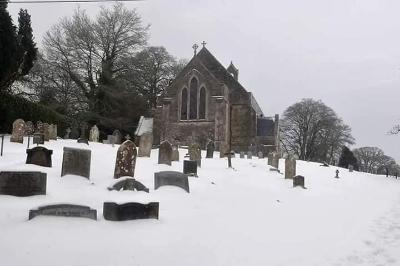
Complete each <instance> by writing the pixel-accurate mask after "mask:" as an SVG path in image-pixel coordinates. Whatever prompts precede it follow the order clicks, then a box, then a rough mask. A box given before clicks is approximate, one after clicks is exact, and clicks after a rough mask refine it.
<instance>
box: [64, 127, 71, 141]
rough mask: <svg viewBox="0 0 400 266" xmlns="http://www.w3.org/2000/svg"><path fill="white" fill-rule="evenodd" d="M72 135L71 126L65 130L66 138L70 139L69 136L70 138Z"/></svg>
mask: <svg viewBox="0 0 400 266" xmlns="http://www.w3.org/2000/svg"><path fill="white" fill-rule="evenodd" d="M70 135H71V129H70V128H67V129H66V130H65V135H64V139H69V138H70Z"/></svg>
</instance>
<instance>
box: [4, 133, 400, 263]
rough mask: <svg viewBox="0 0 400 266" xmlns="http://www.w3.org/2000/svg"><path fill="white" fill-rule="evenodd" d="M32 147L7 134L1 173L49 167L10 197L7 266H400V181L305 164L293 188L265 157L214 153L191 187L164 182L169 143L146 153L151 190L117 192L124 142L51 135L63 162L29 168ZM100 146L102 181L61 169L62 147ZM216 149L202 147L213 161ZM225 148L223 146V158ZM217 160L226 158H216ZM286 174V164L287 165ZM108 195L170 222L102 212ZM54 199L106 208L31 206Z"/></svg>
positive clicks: (139, 172)
mask: <svg viewBox="0 0 400 266" xmlns="http://www.w3.org/2000/svg"><path fill="white" fill-rule="evenodd" d="M26 143H27V142H26V139H25V143H24V144H16V143H10V142H9V139H8V138H6V140H5V146H4V156H3V157H0V171H2V170H39V171H42V172H46V173H47V195H45V196H34V197H25V198H23V197H21V198H19V197H13V196H4V195H0V265H2V266H3V265H4V266H8V265H24V266H26V265H40V266H45V265H51V266H54V265H69V266H70V265H82V266H83V265H84V266H89V265H113V266H115V265H129V266H133V265H174V266H178V265H182V266H190V265H198V266H203V265H208V266H211V265H229V266H233V265H245V266H250V265H258V266H260V265H272V266H279V265H282V266H283V265H296V266H302V265H304V266H310V265H318V266H321V265H335V266H336V265H400V252H399V251H400V180H395V179H393V178H386V177H382V176H375V175H369V174H365V173H358V172H353V173H349V172H348V171H347V170H345V169H340V174H339V175H340V177H341V178H340V179H335V178H334V176H335V171H336V169H337V168H336V167H320V166H319V165H318V164H315V163H309V162H303V161H297V174H300V175H303V176H305V178H306V187H307V189H306V190H305V189H301V188H293V187H292V182H291V181H290V180H285V179H284V176H283V175H282V174H279V173H276V172H271V171H269V168H270V167H269V166H267V161H266V159H257V158H253V159H252V160H248V159H240V158H238V156H237V157H236V158H234V159H233V166H234V169H229V168H227V161H226V159H220V158H214V159H203V160H202V168H200V169H199V170H198V173H199V178H194V177H190V180H189V182H190V191H191V192H190V194H188V193H186V192H185V191H184V190H182V189H180V188H177V187H169V186H167V187H161V188H160V189H158V190H156V191H155V190H154V184H153V182H154V172H157V171H162V170H178V171H182V159H183V156H184V154H185V153H186V150H180V159H181V161H180V162H173V165H172V166H167V165H158V164H157V155H158V151H157V150H153V151H152V155H151V158H138V159H137V163H136V172H135V178H136V179H137V180H138V181H140V182H142V183H143V184H144V185H146V186H147V187H149V188H150V193H149V194H147V193H144V192H132V191H124V192H117V191H108V190H107V186H109V185H110V184H111V183H112V182H113V181H114V179H113V171H114V165H115V157H116V152H117V149H118V146H115V147H111V146H110V145H104V144H99V143H90V146H89V147H88V146H87V145H85V144H78V143H76V141H73V140H58V141H50V142H49V143H46V145H45V146H46V147H47V148H49V149H52V150H53V167H52V168H45V167H40V166H34V165H26V164H25V160H26ZM64 146H68V147H80V148H84V149H87V148H89V149H91V150H92V164H91V179H90V181H88V180H87V179H85V178H82V177H78V176H65V177H62V178H61V177H60V173H61V162H62V148H63V147H64ZM204 155H205V154H203V157H204ZM216 155H218V154H216ZM215 157H217V156H215ZM280 169H281V171H284V160H281V161H280ZM104 201H115V202H119V203H123V202H130V201H132V202H151V201H159V202H160V219H159V220H155V219H151V220H135V221H125V222H111V221H106V220H104V219H103V217H102V206H103V202H104ZM53 203H72V204H82V205H87V206H90V207H91V208H95V209H97V212H98V221H93V220H89V219H84V218H64V217H45V216H39V217H36V218H35V219H33V220H31V221H28V212H29V210H30V209H33V208H37V207H38V206H40V205H46V204H53Z"/></svg>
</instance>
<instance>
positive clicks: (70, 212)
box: [29, 204, 97, 220]
mask: <svg viewBox="0 0 400 266" xmlns="http://www.w3.org/2000/svg"><path fill="white" fill-rule="evenodd" d="M39 215H45V216H62V217H81V218H89V219H92V220H97V211H96V210H93V209H90V207H87V206H81V205H74V204H55V205H48V206H42V207H39V208H38V209H36V210H30V211H29V220H32V219H33V218H35V217H36V216H39Z"/></svg>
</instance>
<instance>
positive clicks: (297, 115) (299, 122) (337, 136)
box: [281, 99, 354, 162]
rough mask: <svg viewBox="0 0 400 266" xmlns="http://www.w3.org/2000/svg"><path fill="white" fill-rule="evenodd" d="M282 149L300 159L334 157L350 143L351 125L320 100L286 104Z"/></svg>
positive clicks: (331, 158)
mask: <svg viewBox="0 0 400 266" xmlns="http://www.w3.org/2000/svg"><path fill="white" fill-rule="evenodd" d="M281 142H282V146H283V148H284V150H285V151H286V152H287V153H289V154H293V155H296V156H297V157H298V158H299V159H301V160H315V161H329V162H331V161H333V160H334V159H336V158H338V156H339V154H340V152H341V149H342V147H343V146H345V145H349V144H353V143H354V139H353V137H352V136H351V129H350V127H349V126H347V125H345V124H344V123H343V121H342V120H341V119H340V118H338V117H337V115H336V113H335V112H334V111H333V110H332V109H331V108H329V107H327V106H326V105H325V104H324V103H322V102H321V101H315V100H313V99H303V100H302V101H300V102H298V103H295V104H293V105H291V106H289V107H288V108H287V109H286V110H285V112H284V114H283V118H282V123H281Z"/></svg>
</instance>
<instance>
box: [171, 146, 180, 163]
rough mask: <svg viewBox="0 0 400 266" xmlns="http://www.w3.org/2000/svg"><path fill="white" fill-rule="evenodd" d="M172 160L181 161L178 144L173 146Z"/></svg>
mask: <svg viewBox="0 0 400 266" xmlns="http://www.w3.org/2000/svg"><path fill="white" fill-rule="evenodd" d="M172 161H173V162H179V149H178V146H177V145H173V146H172Z"/></svg>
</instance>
